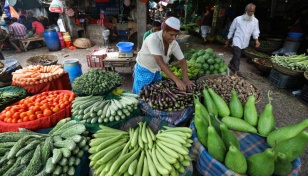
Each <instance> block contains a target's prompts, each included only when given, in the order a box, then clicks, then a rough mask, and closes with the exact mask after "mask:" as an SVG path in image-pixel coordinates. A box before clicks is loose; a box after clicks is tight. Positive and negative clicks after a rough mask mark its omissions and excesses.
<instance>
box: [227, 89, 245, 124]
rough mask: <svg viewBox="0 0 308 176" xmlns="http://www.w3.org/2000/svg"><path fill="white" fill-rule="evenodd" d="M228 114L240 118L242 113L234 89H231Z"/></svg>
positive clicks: (241, 107)
mask: <svg viewBox="0 0 308 176" xmlns="http://www.w3.org/2000/svg"><path fill="white" fill-rule="evenodd" d="M229 109H230V115H231V116H232V117H236V118H242V117H243V114H244V110H243V105H242V103H241V101H240V99H239V98H238V96H237V93H236V91H235V90H234V89H233V90H232V91H231V100H230V103H229Z"/></svg>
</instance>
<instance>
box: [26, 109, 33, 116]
mask: <svg viewBox="0 0 308 176" xmlns="http://www.w3.org/2000/svg"><path fill="white" fill-rule="evenodd" d="M33 114H35V113H34V111H33V110H29V111H27V115H28V116H30V115H33Z"/></svg>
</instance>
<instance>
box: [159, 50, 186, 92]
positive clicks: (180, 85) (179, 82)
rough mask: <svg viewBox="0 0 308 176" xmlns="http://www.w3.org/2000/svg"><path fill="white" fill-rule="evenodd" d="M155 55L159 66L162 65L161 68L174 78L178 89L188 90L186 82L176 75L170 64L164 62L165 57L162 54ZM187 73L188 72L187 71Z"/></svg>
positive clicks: (169, 76)
mask: <svg viewBox="0 0 308 176" xmlns="http://www.w3.org/2000/svg"><path fill="white" fill-rule="evenodd" d="M153 56H154V59H155V61H156V62H157V64H158V66H159V67H160V69H161V70H162V71H163V72H165V73H166V75H167V76H168V78H170V79H172V80H173V81H174V82H175V84H176V86H177V87H178V89H180V90H182V91H185V90H186V85H185V83H184V82H183V81H182V80H180V79H179V78H178V77H176V76H175V74H174V73H173V72H172V71H171V70H170V69H169V67H168V65H167V64H166V63H165V62H164V60H163V58H162V57H161V56H160V55H153ZM186 75H187V72H186Z"/></svg>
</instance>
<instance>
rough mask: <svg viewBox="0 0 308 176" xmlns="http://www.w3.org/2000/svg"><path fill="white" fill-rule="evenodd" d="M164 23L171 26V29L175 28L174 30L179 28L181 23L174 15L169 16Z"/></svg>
mask: <svg viewBox="0 0 308 176" xmlns="http://www.w3.org/2000/svg"><path fill="white" fill-rule="evenodd" d="M165 23H166V24H167V25H168V26H169V27H171V28H173V29H175V30H178V31H179V30H180V28H181V24H180V20H179V19H177V18H175V17H169V18H168V19H167V20H166V21H165Z"/></svg>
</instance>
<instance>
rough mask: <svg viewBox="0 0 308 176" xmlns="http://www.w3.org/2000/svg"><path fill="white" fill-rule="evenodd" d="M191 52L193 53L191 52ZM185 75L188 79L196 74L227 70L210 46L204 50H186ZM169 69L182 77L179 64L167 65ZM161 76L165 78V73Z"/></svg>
mask: <svg viewBox="0 0 308 176" xmlns="http://www.w3.org/2000/svg"><path fill="white" fill-rule="evenodd" d="M192 52H193V54H192ZM187 55H188V57H190V58H186V59H187V60H188V61H187V75H188V77H189V78H190V79H194V78H196V77H197V76H198V75H204V74H207V75H208V74H219V73H224V72H226V70H227V65H226V64H225V61H224V60H223V59H222V58H221V57H220V56H218V55H216V54H215V52H214V51H213V49H212V48H207V49H206V50H204V49H201V50H195V49H193V50H190V51H188V52H187ZM169 68H170V70H171V71H172V72H173V73H174V74H175V75H176V76H177V77H178V78H182V70H181V66H180V65H179V64H178V63H177V62H176V63H171V64H170V65H169ZM162 75H163V78H167V75H166V74H165V73H164V72H162Z"/></svg>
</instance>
